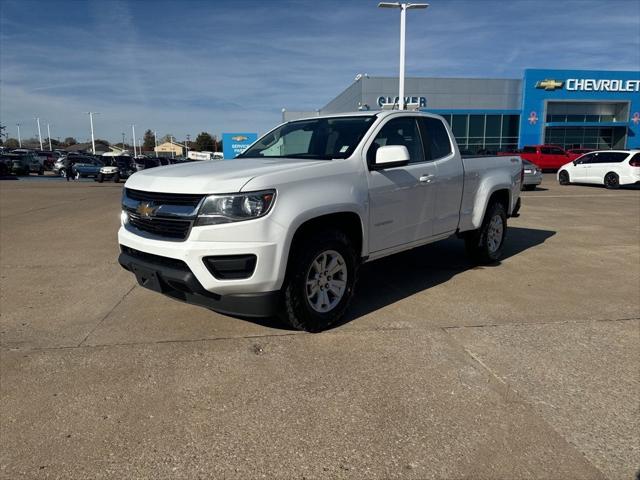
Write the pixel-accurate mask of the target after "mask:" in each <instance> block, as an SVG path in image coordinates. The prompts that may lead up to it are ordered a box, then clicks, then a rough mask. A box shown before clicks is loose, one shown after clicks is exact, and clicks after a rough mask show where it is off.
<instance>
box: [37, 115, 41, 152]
mask: <svg viewBox="0 0 640 480" xmlns="http://www.w3.org/2000/svg"><path fill="white" fill-rule="evenodd" d="M36 122H38V140H40V151H42V133H41V132H40V117H36Z"/></svg>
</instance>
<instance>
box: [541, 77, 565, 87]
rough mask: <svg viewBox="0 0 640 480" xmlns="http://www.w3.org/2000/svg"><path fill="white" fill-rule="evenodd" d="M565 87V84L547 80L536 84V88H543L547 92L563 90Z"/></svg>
mask: <svg viewBox="0 0 640 480" xmlns="http://www.w3.org/2000/svg"><path fill="white" fill-rule="evenodd" d="M563 85H564V82H560V81H558V80H550V79H548V78H545V79H544V80H540V81H539V82H537V83H536V88H543V89H545V90H556V89H558V88H562V86H563Z"/></svg>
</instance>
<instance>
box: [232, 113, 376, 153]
mask: <svg viewBox="0 0 640 480" xmlns="http://www.w3.org/2000/svg"><path fill="white" fill-rule="evenodd" d="M374 120H375V117H374V116H357V117H334V118H311V119H307V120H298V121H296V122H289V123H285V124H284V125H281V126H280V127H278V128H276V129H275V130H273V131H271V132H269V133H267V134H266V135H265V136H264V137H262V138H261V139H260V140H258V141H257V142H256V143H254V144H253V146H252V147H251V148H249V149H247V150H246V151H245V152H244V153H242V154H241V155H238V157H237V158H255V157H270V158H278V157H280V158H281V157H287V158H308V159H311V160H331V159H333V158H347V157H349V156H350V155H351V154H352V153H353V151H354V150H355V148H356V147H357V146H358V143H359V142H360V140H361V139H362V137H363V136H364V134H365V133H366V132H367V130H369V127H370V126H371V125H372V124H373V122H374Z"/></svg>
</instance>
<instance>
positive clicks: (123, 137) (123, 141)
mask: <svg viewBox="0 0 640 480" xmlns="http://www.w3.org/2000/svg"><path fill="white" fill-rule="evenodd" d="M122 153H124V132H122Z"/></svg>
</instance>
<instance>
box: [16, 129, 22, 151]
mask: <svg viewBox="0 0 640 480" xmlns="http://www.w3.org/2000/svg"><path fill="white" fill-rule="evenodd" d="M16 127H18V146H19V147H20V148H22V138H21V137H20V124H19V123H16Z"/></svg>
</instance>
